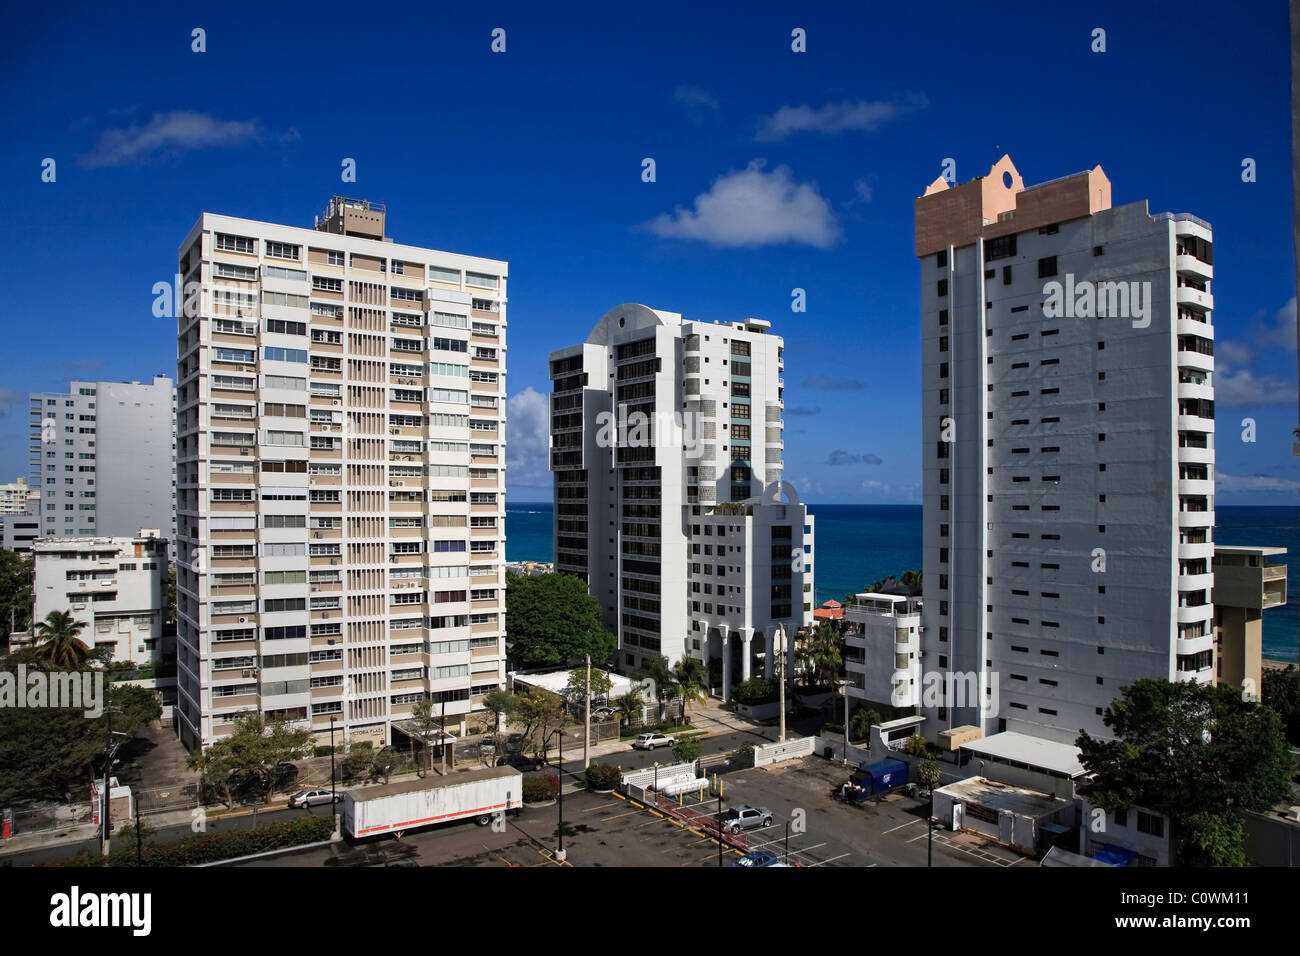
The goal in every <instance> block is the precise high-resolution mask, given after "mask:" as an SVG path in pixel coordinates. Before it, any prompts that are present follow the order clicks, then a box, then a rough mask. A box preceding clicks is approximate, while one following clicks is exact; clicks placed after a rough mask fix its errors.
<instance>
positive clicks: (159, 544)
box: [32, 531, 170, 664]
mask: <svg viewBox="0 0 1300 956" xmlns="http://www.w3.org/2000/svg"><path fill="white" fill-rule="evenodd" d="M167 544H168V542H167V539H166V538H162V537H159V536H158V534H157V532H153V531H141V532H140V534H139V535H137V536H135V537H119V538H107V537H102V538H101V537H67V538H40V539H38V540H37V541H36V543H35V544H34V545H33V547H32V555H33V558H34V560H35V562H36V565H35V581H34V586H33V591H34V597H35V617H34V620H35V621H36V622H37V623H39V622H41V621H43V620H45V617H46V615H48V614H49V613H50V612H52V611H68V612H70V613H71V614H72V616H73V618H74V619H75V620H77V621H80V622H82V623H84V624H85V625H86V627H85V629H84V630H82V632H81V635H80V637H81V639H82V640H83V641H84V642H85V643H86V644H88V645H89V646H90V647H92V648H99V647H105V646H108V647H112V649H113V654H112V659H113V660H114V661H131V662H132V663H133V664H149V663H154V662H156V661H158V660H159V659H161V657H162V656H163V654H164V653H165V652H166V651H167V650H170V648H168V647H165V646H164V643H165V642H164V633H163V631H164V624H165V619H166V615H167V568H168V564H167Z"/></svg>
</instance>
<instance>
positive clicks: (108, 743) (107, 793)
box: [99, 707, 113, 859]
mask: <svg viewBox="0 0 1300 956" xmlns="http://www.w3.org/2000/svg"><path fill="white" fill-rule="evenodd" d="M104 713H105V716H107V717H108V734H107V736H106V737H105V738H104V790H103V792H102V793H101V794H100V795H99V796H100V799H101V800H102V801H103V802H104V809H103V810H102V811H101V812H100V814H99V819H100V823H101V824H102V825H103V828H104V832H103V845H102V850H103V854H104V859H108V834H109V832H110V828H109V825H108V812H109V808H110V807H111V806H112V803H113V791H111V790H110V789H109V788H108V775H109V774H110V773H111V772H112V770H113V710H112V708H111V707H110V708H105V710H104Z"/></svg>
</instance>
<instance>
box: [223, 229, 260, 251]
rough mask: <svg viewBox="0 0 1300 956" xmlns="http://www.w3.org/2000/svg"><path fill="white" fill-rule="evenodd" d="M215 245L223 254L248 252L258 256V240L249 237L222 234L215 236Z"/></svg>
mask: <svg viewBox="0 0 1300 956" xmlns="http://www.w3.org/2000/svg"><path fill="white" fill-rule="evenodd" d="M215 240H216V242H215V245H216V248H217V249H218V250H220V251H221V252H247V253H250V254H252V255H257V240H256V239H251V238H249V237H248V236H231V235H227V234H225V233H222V232H218V233H216V234H215Z"/></svg>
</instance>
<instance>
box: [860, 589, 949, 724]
mask: <svg viewBox="0 0 1300 956" xmlns="http://www.w3.org/2000/svg"><path fill="white" fill-rule="evenodd" d="M845 619H846V620H847V621H848V622H849V626H848V629H847V630H846V632H845V635H844V641H845V645H846V648H845V660H844V666H845V669H846V670H847V671H848V676H849V688H848V694H849V696H850V697H851V698H853V699H855V700H862V701H869V702H872V703H879V704H890V705H892V706H894V707H919V706H920V705H921V602H920V600H918V599H916V598H911V597H907V596H905V595H898V594H877V593H875V592H868V593H866V594H859V595H858V596H857V603H856V604H850V605H849V606H848V607H847V608H845ZM940 666H942V665H940Z"/></svg>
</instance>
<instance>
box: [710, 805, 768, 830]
mask: <svg viewBox="0 0 1300 956" xmlns="http://www.w3.org/2000/svg"><path fill="white" fill-rule="evenodd" d="M771 825H772V811H771V810H769V809H768V808H767V807H751V806H748V805H746V804H741V805H740V806H738V807H731V808H730V809H728V810H727V812H726V813H724V814H723V815H722V828H723V829H724V830H730V831H732V832H733V833H734V832H735V831H737V830H752V829H754V828H755V827H770V826H771Z"/></svg>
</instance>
